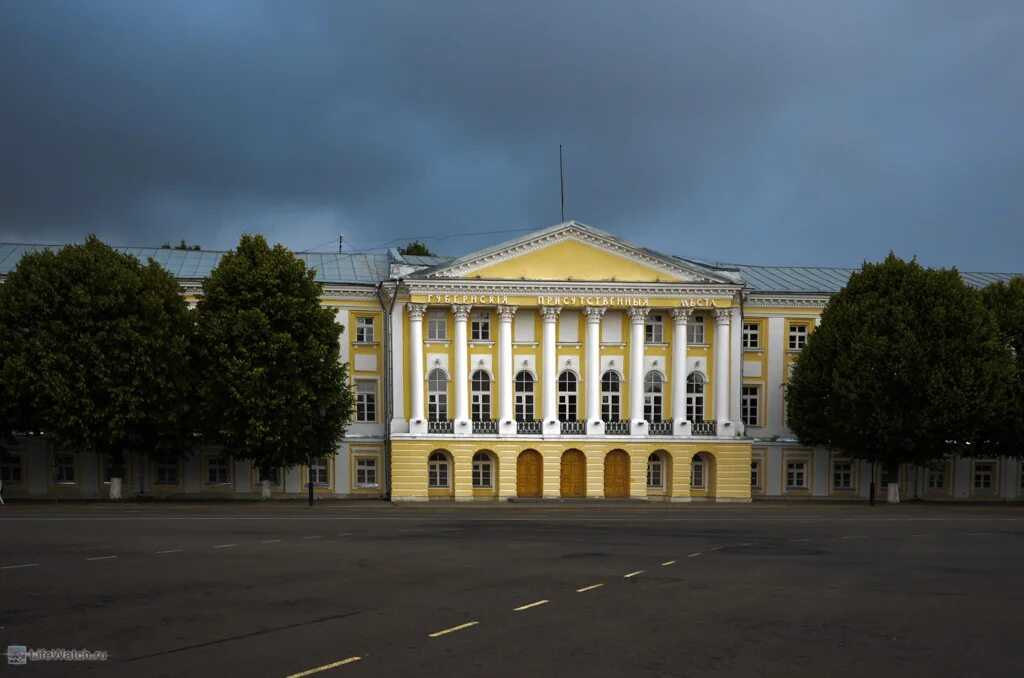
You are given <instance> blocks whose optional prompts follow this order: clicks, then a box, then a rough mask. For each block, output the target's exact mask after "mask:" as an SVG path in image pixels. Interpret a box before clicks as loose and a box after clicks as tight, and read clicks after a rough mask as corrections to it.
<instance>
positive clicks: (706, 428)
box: [690, 419, 718, 436]
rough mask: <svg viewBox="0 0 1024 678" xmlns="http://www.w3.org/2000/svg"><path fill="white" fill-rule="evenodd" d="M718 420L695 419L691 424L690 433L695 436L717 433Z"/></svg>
mask: <svg viewBox="0 0 1024 678" xmlns="http://www.w3.org/2000/svg"><path fill="white" fill-rule="evenodd" d="M717 430H718V422H717V421H715V420H714V419H709V420H707V421H695V422H692V423H691V424H690V433H691V434H692V435H695V436H713V435H717V433H716V431H717Z"/></svg>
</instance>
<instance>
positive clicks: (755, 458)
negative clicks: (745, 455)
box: [750, 452, 764, 494]
mask: <svg viewBox="0 0 1024 678" xmlns="http://www.w3.org/2000/svg"><path fill="white" fill-rule="evenodd" d="M755 467H756V468H757V484H756V485H755V484H754V483H753V482H751V483H750V493H751V494H764V453H763V452H761V453H753V454H751V455H750V471H751V476H753V473H754V468H755ZM751 481H753V478H751Z"/></svg>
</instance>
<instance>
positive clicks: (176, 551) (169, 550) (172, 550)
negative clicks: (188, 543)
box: [156, 549, 185, 556]
mask: <svg viewBox="0 0 1024 678" xmlns="http://www.w3.org/2000/svg"><path fill="white" fill-rule="evenodd" d="M184 550H185V549H167V550H166V551H157V552H156V554H157V555H158V556H162V555H163V554H165V553H181V552H182V551H184Z"/></svg>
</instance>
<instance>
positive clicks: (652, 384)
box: [644, 371, 665, 422]
mask: <svg viewBox="0 0 1024 678" xmlns="http://www.w3.org/2000/svg"><path fill="white" fill-rule="evenodd" d="M664 390H665V380H664V379H662V378H661V374H660V373H658V372H653V371H652V372H648V373H647V376H646V377H644V419H646V420H647V421H651V422H654V421H661V405H662V392H663V391H664Z"/></svg>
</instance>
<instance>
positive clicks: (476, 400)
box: [470, 370, 491, 421]
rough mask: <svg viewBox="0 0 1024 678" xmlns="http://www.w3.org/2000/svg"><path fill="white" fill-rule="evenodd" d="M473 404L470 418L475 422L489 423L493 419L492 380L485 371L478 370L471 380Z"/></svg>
mask: <svg viewBox="0 0 1024 678" xmlns="http://www.w3.org/2000/svg"><path fill="white" fill-rule="evenodd" d="M470 385H471V386H472V403H471V406H470V409H471V411H470V418H471V419H472V420H473V421H487V420H489V419H490V418H491V378H490V377H489V376H487V373H486V372H484V371H483V370H477V371H476V372H474V373H473V376H472V378H471V379H470Z"/></svg>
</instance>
